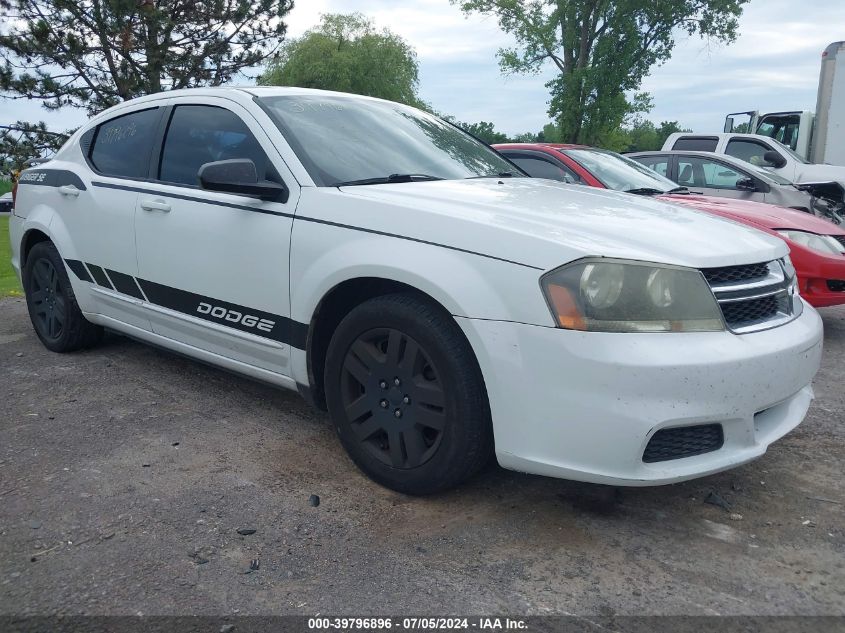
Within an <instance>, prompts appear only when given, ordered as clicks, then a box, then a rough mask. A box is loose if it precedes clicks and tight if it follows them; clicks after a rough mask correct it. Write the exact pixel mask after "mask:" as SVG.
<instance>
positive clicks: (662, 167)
mask: <svg viewBox="0 0 845 633" xmlns="http://www.w3.org/2000/svg"><path fill="white" fill-rule="evenodd" d="M634 160H636V161H637V162H638V163H641V164H643V165H645V166H646V167H648V168H649V169H650V170H651V171H653V172H656V173H658V174H660V175H661V176H664V177H666V178H668V177H669V158H668V157H667V156H638V157H636V158H635V159H634Z"/></svg>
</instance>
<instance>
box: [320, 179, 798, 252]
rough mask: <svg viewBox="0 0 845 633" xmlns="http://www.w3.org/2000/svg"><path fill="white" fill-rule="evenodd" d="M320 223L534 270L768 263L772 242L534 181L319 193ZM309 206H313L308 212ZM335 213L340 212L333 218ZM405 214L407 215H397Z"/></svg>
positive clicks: (697, 218) (699, 218) (701, 217)
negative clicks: (621, 261) (614, 264)
mask: <svg viewBox="0 0 845 633" xmlns="http://www.w3.org/2000/svg"><path fill="white" fill-rule="evenodd" d="M319 191H320V192H322V193H320V194H317V193H316V192H314V193H315V195H328V196H330V197H333V196H340V197H342V198H343V201H340V200H337V201H327V200H323V202H324V204H322V205H319V208H323V209H333V211H327V212H326V216H325V218H324V219H327V220H333V221H336V222H344V223H347V224H351V223H353V221H352V219H353V218H354V224H356V225H358V226H360V227H361V228H365V229H370V230H376V231H387V232H391V233H394V234H400V235H403V236H405V237H410V238H413V239H418V240H426V241H432V242H435V243H440V244H446V245H449V246H453V247H458V248H461V249H467V250H471V251H475V252H480V253H486V254H489V255H492V256H495V257H499V258H502V259H507V260H511V261H518V262H521V263H525V264H529V265H532V266H536V267H538V268H542V269H550V268H554V267H557V266H560V265H562V264H565V263H567V262H569V261H572V260H574V259H578V258H580V257H585V256H605V257H619V258H628V259H638V260H642V261H652V262H660V263H667V264H676V265H681V266H691V267H695V268H705V267H715V266H729V265H732V264H747V263H754V262H762V261H770V260H773V259H777V258H779V257H783V256H784V255H786V254H787V253H788V248H787V247H786V244H785V243H784V242H783V241H782V240H779V239H777V238H775V237H772V236H770V235H767V234H765V233H763V232H760V231H757V230H755V229H752V228H748V227H745V226H742V225H739V224H737V223H735V222H730V221H726V220H723V219H721V218H717V217H714V216H712V215H708V214H705V213H700V212H698V211H694V210H691V209H688V208H684V207H682V206H679V205H674V204H669V203H665V202H660V201H658V200H654V199H651V198H647V197H642V196H634V195H631V194H623V193H618V192H614V191H608V190H603V189H595V188H589V187H585V186H580V185H567V184H564V183H558V182H554V181H550V180H542V179H534V178H504V179H501V180H497V179H495V178H492V179H489V178H485V179H469V180H443V181H433V182H415V183H401V184H388V185H367V186H354V187H344V188H342V189H333V188H320V189H319ZM311 208H314V207H311ZM341 210H343V211H342V212H341ZM405 210H407V212H406V211H405Z"/></svg>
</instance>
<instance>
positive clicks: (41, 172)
mask: <svg viewBox="0 0 845 633" xmlns="http://www.w3.org/2000/svg"><path fill="white" fill-rule="evenodd" d="M18 184H19V185H41V186H43V187H63V186H64V185H73V186H74V187H76V188H77V189H79V190H80V191H85V190H86V187H85V183H84V182H82V179H81V178H80V177H79V176H77V175H76V174H75V173H73V172H72V171H69V170H67V169H37V168H35V169H26V170H24V171H22V172H21V175H20V177H19V178H18Z"/></svg>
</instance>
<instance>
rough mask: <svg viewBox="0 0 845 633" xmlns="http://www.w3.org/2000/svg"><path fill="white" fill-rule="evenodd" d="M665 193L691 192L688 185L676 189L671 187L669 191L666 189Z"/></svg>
mask: <svg viewBox="0 0 845 633" xmlns="http://www.w3.org/2000/svg"><path fill="white" fill-rule="evenodd" d="M665 193H689V188H688V187H675V188H674V189H670V190H669V191H666V192H665Z"/></svg>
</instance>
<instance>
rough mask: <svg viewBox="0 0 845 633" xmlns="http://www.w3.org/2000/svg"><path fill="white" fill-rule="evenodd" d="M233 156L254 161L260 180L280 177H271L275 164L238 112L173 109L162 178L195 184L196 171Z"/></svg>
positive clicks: (207, 108) (208, 108)
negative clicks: (268, 158) (270, 162)
mask: <svg viewBox="0 0 845 633" xmlns="http://www.w3.org/2000/svg"><path fill="white" fill-rule="evenodd" d="M233 158H248V159H250V160H252V161H253V162H254V163H255V168H256V170H257V171H258V178H259V180H264V179H269V180H277V177H270V178H268V175H270V176H272V167H271V166H270V164H269V161H268V160H267V155H266V154H265V153H264V150H262V149H261V146H260V145H259V144H258V141H257V140H256V138H255V137H254V136H253V135H252V132H250V131H249V128H247V126H246V124H245V123H244V122H243V121H242V120H241V118H240V117H239V116H237V115H236V114H235V113H233V112H230V111H229V110H226V109H224V108H218V107H215V106H203V105H181V106H176V107H175V108H174V110H173V114H172V116H171V117H170V123H169V125H168V126H167V136H166V138H165V140H164V147H163V148H162V152H161V165H160V166H159V180H162V181H164V182H172V183H178V184H184V185H195V186H196V185H198V184H199V181H198V179H197V172H199V170H200V167H202V166H203V165H204V164H205V163H212V162H214V161H218V160H230V159H233ZM268 172H270V173H268Z"/></svg>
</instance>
